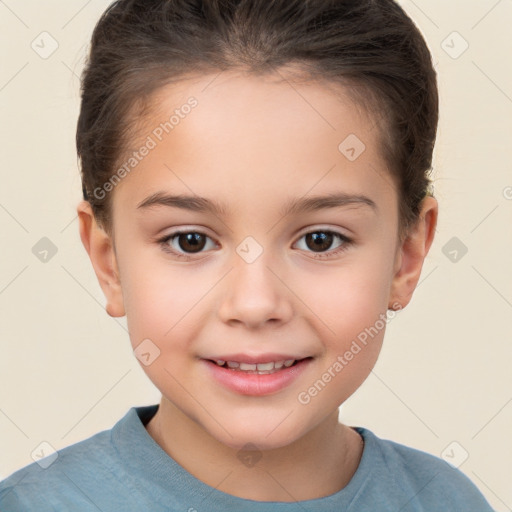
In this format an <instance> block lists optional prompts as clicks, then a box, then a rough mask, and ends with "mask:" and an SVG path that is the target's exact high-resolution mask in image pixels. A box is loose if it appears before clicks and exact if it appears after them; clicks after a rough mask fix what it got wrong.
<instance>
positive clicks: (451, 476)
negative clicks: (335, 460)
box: [0, 405, 492, 512]
mask: <svg viewBox="0 0 512 512" xmlns="http://www.w3.org/2000/svg"><path fill="white" fill-rule="evenodd" d="M157 409H158V405H150V406H145V407H133V408H132V409H130V410H129V411H128V412H127V414H126V415H125V416H124V417H123V418H122V419H121V420H119V421H118V422H117V423H116V424H115V425H114V427H113V428H112V429H110V430H105V431H103V432H99V433H98V434H96V435H94V436H92V437H90V438H88V439H85V440H84V441H81V442H79V443H76V444H74V445H71V446H68V447H66V448H63V449H61V450H59V451H58V452H57V457H56V458H55V454H54V455H53V457H54V459H55V460H54V461H53V462H52V463H51V464H50V465H49V466H48V467H47V468H46V469H43V468H42V467H41V466H45V465H46V464H44V463H42V461H44V460H45V459H42V460H41V461H39V462H38V463H36V462H34V463H32V464H30V465H28V466H26V467H24V468H22V469H20V470H18V471H16V472H15V473H13V474H12V475H11V476H9V477H8V478H6V479H5V480H3V481H2V482H0V511H1V512H21V511H23V512H30V511H37V512H50V511H51V512H63V511H73V512H85V511H88V512H89V511H95V512H98V511H100V512H110V511H116V512H131V511H133V512H144V511H151V512H163V511H166V512H169V511H179V512H203V511H204V512H228V511H237V512H244V511H246V512H269V511H275V512H299V511H300V512H305V511H306V512H321V511H325V512H327V511H328V512H332V511H344V512H348V511H351V512H388V511H389V512H398V511H401V512H411V511H429V512H492V509H491V507H490V506H489V504H488V503H487V502H486V500H485V499H484V498H483V496H482V495H481V494H480V492H479V491H478V490H477V488H476V487H475V486H474V485H473V484H472V483H471V481H470V480H469V479H468V478H467V477H466V476H465V475H464V474H463V473H462V472H460V471H459V470H457V469H455V468H453V467H452V466H450V465H449V464H448V463H446V462H444V461H443V460H441V459H438V458H436V457H434V456H432V455H428V454H427V453H424V452H421V451H418V450H414V449H412V448H407V447H405V446H402V445H400V444H397V443H394V442H391V441H385V440H382V439H379V438H378V437H377V436H375V435H374V434H373V433H372V432H370V431H369V430H367V429H364V428H356V430H357V431H358V432H359V433H360V434H361V435H362V437H363V439H364V450H363V455H362V458H361V461H360V463H359V467H358V468H357V471H356V472H355V474H354V475H353V477H352V479H351V480H350V482H349V483H348V485H347V486H346V487H344V488H343V489H342V490H340V491H339V492H337V493H335V494H332V495H330V496H326V497H324V498H318V499H313V500H305V501H300V502H294V503H284V502H268V501H267V502H260V501H253V500H246V499H242V498H237V497H235V496H231V495H229V494H226V493H224V492H221V491H218V490H216V489H214V488H213V487H210V486H209V485H206V484H205V483H203V482H201V481H200V480H198V479H197V478H195V477H194V476H192V475H191V474H190V473H188V472H187V471H186V470H185V469H184V468H183V467H181V466H180V465H179V464H178V463H177V462H175V461H174V459H172V458H171V457H170V456H169V455H167V453H166V452H164V450H163V449H162V448H160V446H159V445H158V444H157V443H156V442H155V441H154V440H153V438H152V437H151V436H150V435H149V434H148V432H147V431H146V429H145V425H146V424H147V423H148V421H149V420H150V419H151V418H152V417H153V415H154V414H155V413H156V411H157ZM40 464H41V465H40Z"/></svg>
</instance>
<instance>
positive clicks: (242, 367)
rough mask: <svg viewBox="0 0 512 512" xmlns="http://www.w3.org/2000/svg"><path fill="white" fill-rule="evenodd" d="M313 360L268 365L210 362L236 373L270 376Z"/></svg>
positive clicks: (286, 360)
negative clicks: (301, 362)
mask: <svg viewBox="0 0 512 512" xmlns="http://www.w3.org/2000/svg"><path fill="white" fill-rule="evenodd" d="M306 359H311V357H305V358H303V359H285V360H282V361H269V362H266V363H241V362H238V361H224V360H222V359H217V360H214V361H213V360H210V361H211V362H212V363H215V364H216V365H217V366H220V367H221V368H225V369H227V370H232V371H234V372H240V373H247V374H251V373H252V374H258V375H270V374H272V373H276V372H278V371H280V370H282V369H283V368H291V367H292V366H295V365H296V364H297V363H299V362H300V361H305V360H306Z"/></svg>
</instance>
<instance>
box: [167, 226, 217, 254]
mask: <svg viewBox="0 0 512 512" xmlns="http://www.w3.org/2000/svg"><path fill="white" fill-rule="evenodd" d="M158 243H159V244H160V245H161V247H162V249H163V250H164V251H165V252H168V253H171V254H173V255H174V256H177V257H187V256H188V255H192V254H199V253H202V252H206V250H208V249H214V248H215V247H216V244H215V242H214V241H213V240H212V239H211V238H210V237H209V236H207V235H205V234H204V233H200V232H197V231H177V232H175V233H173V234H171V235H167V236H166V237H164V238H162V239H161V240H159V241H158Z"/></svg>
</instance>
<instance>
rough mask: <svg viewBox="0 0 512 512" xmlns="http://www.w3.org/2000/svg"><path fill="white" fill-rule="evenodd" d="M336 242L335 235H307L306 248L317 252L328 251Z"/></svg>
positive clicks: (326, 233)
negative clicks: (334, 241)
mask: <svg viewBox="0 0 512 512" xmlns="http://www.w3.org/2000/svg"><path fill="white" fill-rule="evenodd" d="M333 240H334V236H333V233H329V232H327V231H317V232H315V233H308V234H307V235H306V246H307V247H308V249H311V250H312V251H315V252H321V251H326V250H328V249H329V248H330V247H331V245H332V242H333Z"/></svg>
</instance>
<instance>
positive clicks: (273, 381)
mask: <svg viewBox="0 0 512 512" xmlns="http://www.w3.org/2000/svg"><path fill="white" fill-rule="evenodd" d="M204 361H205V362H206V364H207V366H208V368H209V370H210V372H211V373H212V375H213V377H214V379H216V380H217V382H220V384H222V385H223V386H224V387H226V388H228V389H230V390H231V391H234V392H235V393H238V394H240V395H251V396H264V395H271V394H273V393H277V392H278V391H281V390H282V389H284V388H286V387H287V386H289V385H290V384H291V383H292V382H293V381H294V380H295V379H296V378H297V377H299V375H301V373H302V372H303V371H304V370H305V369H306V367H307V366H308V364H310V363H311V361H312V359H310V358H308V359H302V360H301V361H299V362H298V363H296V364H294V365H293V366H290V367H289V368H286V367H283V368H282V369H280V370H278V371H277V372H274V373H266V374H258V373H246V372H243V371H239V370H230V369H229V368H223V367H222V366H219V365H218V364H215V363H214V362H212V361H207V360H204Z"/></svg>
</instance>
